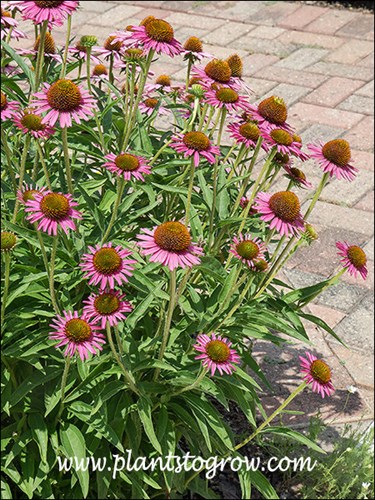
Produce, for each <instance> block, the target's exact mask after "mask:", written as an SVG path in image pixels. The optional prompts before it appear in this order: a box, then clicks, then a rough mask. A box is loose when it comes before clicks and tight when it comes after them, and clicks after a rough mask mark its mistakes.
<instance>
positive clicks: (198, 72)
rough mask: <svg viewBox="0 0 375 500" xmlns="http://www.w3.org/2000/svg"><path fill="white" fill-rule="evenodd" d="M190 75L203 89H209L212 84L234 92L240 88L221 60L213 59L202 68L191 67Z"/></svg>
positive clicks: (225, 62) (228, 68)
mask: <svg viewBox="0 0 375 500" xmlns="http://www.w3.org/2000/svg"><path fill="white" fill-rule="evenodd" d="M191 74H192V76H193V77H194V78H198V79H199V83H200V84H201V85H202V86H203V87H205V88H210V87H211V86H212V85H213V84H221V85H226V86H227V87H230V88H232V89H233V90H236V91H237V90H239V88H240V86H239V85H238V82H236V81H235V79H234V78H233V77H232V70H231V69H230V66H229V64H228V63H227V61H223V60H222V59H213V60H212V61H210V62H209V63H208V64H206V66H204V67H199V66H193V68H192V72H191Z"/></svg>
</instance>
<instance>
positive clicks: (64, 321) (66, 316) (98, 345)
mask: <svg viewBox="0 0 375 500" xmlns="http://www.w3.org/2000/svg"><path fill="white" fill-rule="evenodd" d="M50 327H51V328H53V329H54V331H53V332H50V334H49V338H50V339H51V340H57V341H58V344H57V345H56V346H55V347H56V349H57V348H58V347H61V346H66V349H65V352H64V356H70V357H73V356H74V354H75V353H76V352H77V353H78V355H79V357H80V358H81V360H82V361H85V359H88V358H89V353H91V354H94V355H95V354H98V352H97V351H101V350H102V349H103V347H102V345H103V344H105V337H104V335H103V334H102V333H99V332H98V330H101V328H100V326H97V325H95V324H94V322H93V321H92V320H91V319H90V318H88V317H87V316H85V315H81V316H80V315H78V313H77V311H75V312H74V313H72V312H71V311H63V315H62V316H60V315H57V316H56V318H54V319H53V320H52V323H51V325H50Z"/></svg>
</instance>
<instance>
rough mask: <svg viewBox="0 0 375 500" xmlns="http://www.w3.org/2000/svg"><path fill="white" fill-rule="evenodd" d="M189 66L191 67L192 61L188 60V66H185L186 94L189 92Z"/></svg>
mask: <svg viewBox="0 0 375 500" xmlns="http://www.w3.org/2000/svg"><path fill="white" fill-rule="evenodd" d="M191 66H192V61H191V59H189V60H188V66H187V73H186V85H185V90H186V92H187V91H188V90H189V82H190V71H191Z"/></svg>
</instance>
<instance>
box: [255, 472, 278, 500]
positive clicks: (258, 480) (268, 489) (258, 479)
mask: <svg viewBox="0 0 375 500" xmlns="http://www.w3.org/2000/svg"><path fill="white" fill-rule="evenodd" d="M249 475H250V481H251V482H252V483H253V485H254V486H255V488H256V489H257V490H258V491H259V492H260V493H261V494H262V495H263V497H264V498H265V499H267V500H277V499H278V498H279V495H278V494H277V493H276V491H275V489H274V487H273V486H272V484H271V483H270V482H269V481H268V479H267V478H266V477H265V476H264V474H262V473H261V472H260V471H259V470H256V471H249Z"/></svg>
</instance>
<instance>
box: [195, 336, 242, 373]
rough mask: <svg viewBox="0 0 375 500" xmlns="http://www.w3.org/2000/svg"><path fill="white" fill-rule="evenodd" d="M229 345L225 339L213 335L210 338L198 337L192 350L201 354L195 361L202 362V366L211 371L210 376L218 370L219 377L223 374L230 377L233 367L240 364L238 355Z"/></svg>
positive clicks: (230, 343)
mask: <svg viewBox="0 0 375 500" xmlns="http://www.w3.org/2000/svg"><path fill="white" fill-rule="evenodd" d="M231 345H232V342H230V341H229V340H228V339H227V338H225V337H221V336H220V335H216V334H215V333H213V334H212V335H211V337H209V336H208V335H205V334H203V335H198V337H197V343H196V344H195V345H194V348H195V350H196V351H198V352H200V353H202V354H199V355H198V356H196V357H195V359H201V360H203V361H202V363H203V366H204V367H206V368H207V369H208V370H210V371H211V375H215V372H216V370H219V373H220V375H223V372H225V373H227V374H228V375H231V374H232V373H233V372H234V370H235V369H236V366H235V365H236V364H239V362H240V357H239V355H238V354H237V352H236V351H235V350H234V349H231Z"/></svg>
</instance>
